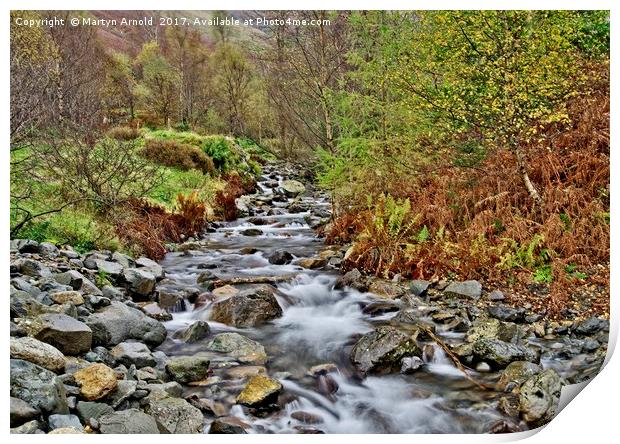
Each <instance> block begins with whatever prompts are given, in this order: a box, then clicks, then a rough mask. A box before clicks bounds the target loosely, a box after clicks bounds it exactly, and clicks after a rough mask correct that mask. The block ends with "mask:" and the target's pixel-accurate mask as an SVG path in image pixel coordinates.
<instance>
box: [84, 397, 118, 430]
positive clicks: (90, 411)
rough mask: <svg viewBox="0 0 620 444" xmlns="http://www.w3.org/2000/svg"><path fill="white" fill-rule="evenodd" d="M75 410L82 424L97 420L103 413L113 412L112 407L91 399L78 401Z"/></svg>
mask: <svg viewBox="0 0 620 444" xmlns="http://www.w3.org/2000/svg"><path fill="white" fill-rule="evenodd" d="M75 410H76V412H77V414H78V417H79V418H80V420H81V421H82V422H83V423H84V424H90V422H91V420H93V419H94V420H98V419H99V418H100V417H102V416H103V415H108V414H110V413H114V409H113V408H112V407H110V406H109V405H107V404H104V403H102V402H91V401H78V403H77V406H76V408H75Z"/></svg>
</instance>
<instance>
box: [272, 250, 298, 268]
mask: <svg viewBox="0 0 620 444" xmlns="http://www.w3.org/2000/svg"><path fill="white" fill-rule="evenodd" d="M292 261H293V255H292V254H291V253H289V252H288V251H285V250H278V251H276V252H274V253H273V254H272V255H271V256H269V263H270V264H274V265H285V264H290V263H291V262H292Z"/></svg>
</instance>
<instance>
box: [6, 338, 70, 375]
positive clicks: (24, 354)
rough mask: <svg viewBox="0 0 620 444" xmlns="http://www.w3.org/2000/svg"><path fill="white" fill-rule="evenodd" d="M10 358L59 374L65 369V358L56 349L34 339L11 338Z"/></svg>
mask: <svg viewBox="0 0 620 444" xmlns="http://www.w3.org/2000/svg"><path fill="white" fill-rule="evenodd" d="M10 348H11V358H15V359H23V360H25V361H29V362H32V363H33V364H36V365H39V366H41V367H43V368H46V369H48V370H51V371H53V372H54V373H60V372H61V371H63V370H64V369H65V356H64V355H63V354H62V352H61V351H60V350H58V349H57V348H56V347H54V346H52V345H50V344H46V343H45V342H42V341H39V340H38V339H35V338H29V337H24V338H11V347H10Z"/></svg>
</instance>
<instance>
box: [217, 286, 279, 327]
mask: <svg viewBox="0 0 620 444" xmlns="http://www.w3.org/2000/svg"><path fill="white" fill-rule="evenodd" d="M276 292H277V290H276V289H275V288H274V287H272V286H270V285H257V286H255V287H252V288H249V289H247V290H243V291H241V292H240V293H239V294H237V295H235V296H232V297H229V298H227V299H224V300H221V301H216V302H215V303H214V304H213V306H212V310H211V319H212V320H213V321H216V322H221V323H223V324H227V325H232V326H234V327H255V326H257V325H260V324H263V323H265V322H267V321H270V320H272V319H275V318H279V317H280V316H282V308H281V307H280V304H278V301H277V299H276V297H275V295H276Z"/></svg>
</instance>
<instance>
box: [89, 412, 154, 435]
mask: <svg viewBox="0 0 620 444" xmlns="http://www.w3.org/2000/svg"><path fill="white" fill-rule="evenodd" d="M99 431H100V432H101V433H104V434H119V433H131V434H134V433H140V434H150V433H159V428H158V427H157V422H156V421H155V418H153V417H152V416H150V415H147V414H146V413H144V412H141V411H140V410H138V409H128V410H122V411H118V412H114V413H110V414H107V415H103V416H101V417H100V418H99Z"/></svg>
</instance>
